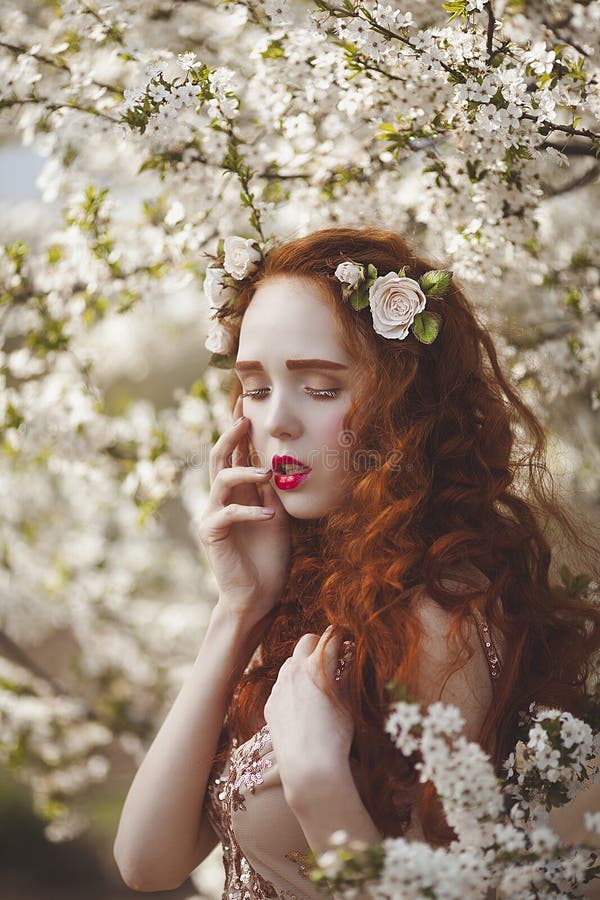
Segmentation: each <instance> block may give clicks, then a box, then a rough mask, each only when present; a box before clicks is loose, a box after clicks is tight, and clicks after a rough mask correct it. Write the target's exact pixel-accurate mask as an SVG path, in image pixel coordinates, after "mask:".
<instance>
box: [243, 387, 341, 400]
mask: <svg viewBox="0 0 600 900" xmlns="http://www.w3.org/2000/svg"><path fill="white" fill-rule="evenodd" d="M267 390H268V388H258V389H257V390H255V391H242V393H241V396H242V397H251V398H252V399H253V400H260V397H261V396H264V394H262V391H267ZM306 390H307V391H308V393H309V394H310V395H311V396H312V397H314V398H315V400H334V399H335V398H336V397H337V395H338V394H339V390H338V389H337V388H333V389H331V390H327V391H317V390H314V389H313V388H307V389H306Z"/></svg>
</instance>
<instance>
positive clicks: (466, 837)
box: [309, 685, 600, 900]
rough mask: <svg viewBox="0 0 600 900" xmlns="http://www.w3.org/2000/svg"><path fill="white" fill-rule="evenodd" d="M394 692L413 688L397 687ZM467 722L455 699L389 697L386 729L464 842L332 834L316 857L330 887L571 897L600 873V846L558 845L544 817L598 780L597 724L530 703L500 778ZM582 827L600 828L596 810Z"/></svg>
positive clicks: (507, 897)
mask: <svg viewBox="0 0 600 900" xmlns="http://www.w3.org/2000/svg"><path fill="white" fill-rule="evenodd" d="M390 687H393V686H392V685H390ZM395 692H396V695H397V696H405V693H404V692H403V691H402V689H401V688H400V687H399V686H396V690H395ZM598 706H599V708H600V701H599V704H598ZM464 724H465V723H464V719H463V717H462V715H461V713H460V711H459V710H458V708H457V707H454V706H451V705H445V704H442V703H433V704H431V705H430V706H429V707H428V708H424V707H423V706H422V705H421V704H419V703H414V702H408V701H407V700H404V699H398V700H396V701H395V702H394V703H393V704H392V706H391V711H390V714H389V717H388V719H387V722H386V732H387V734H388V735H389V736H390V737H391V739H392V740H393V742H394V744H395V746H396V747H397V748H398V750H399V752H401V753H402V754H403V755H404V756H405V757H407V758H409V759H411V760H412V761H414V764H415V768H416V769H417V771H418V772H419V773H420V776H419V777H420V781H421V782H431V783H432V784H433V785H434V787H435V789H436V791H437V794H438V796H439V798H440V800H441V803H442V807H443V810H444V814H445V816H446V820H447V822H448V824H449V825H450V826H451V827H452V828H453V830H454V832H455V834H456V839H455V840H453V841H452V842H451V844H450V845H449V846H448V847H437V848H433V847H431V846H430V845H429V844H426V843H420V842H414V841H411V842H408V841H406V840H405V839H404V838H386V839H384V840H383V841H382V842H381V843H379V844H375V845H372V846H367V845H366V844H364V843H361V842H357V841H352V842H349V841H348V835H347V834H346V833H345V832H344V831H343V830H342V831H338V832H335V833H334V834H333V835H331V837H330V841H329V846H328V847H327V848H326V849H325V850H324V851H322V852H321V853H320V854H318V855H315V854H311V855H310V858H309V863H310V875H309V877H310V879H311V881H313V882H314V883H315V884H316V885H317V887H319V888H320V889H322V891H323V892H324V893H325V894H327V895H334V896H336V897H337V896H338V895H339V896H340V897H348V898H350V897H353V896H356V893H355V892H356V891H357V890H359V889H361V888H364V887H365V886H368V891H369V896H370V897H373V898H378V900H379V898H381V900H393V898H396V897H403V898H415V900H416V898H421V897H431V898H434V900H435V898H440V900H442V898H444V900H449V898H450V900H454V898H456V900H460V898H468V900H478V898H484V897H485V896H486V895H487V892H488V890H489V889H490V888H494V889H495V890H496V892H497V894H496V896H497V897H498V898H500V900H511V898H514V897H516V896H535V897H557V896H559V897H562V898H567V897H577V896H581V894H580V889H581V887H582V886H583V885H585V884H587V883H589V882H590V881H592V880H593V879H596V878H598V877H600V865H598V860H599V856H600V854H599V853H598V850H597V849H596V848H594V847H593V845H591V844H588V843H582V844H579V845H576V846H574V845H573V846H572V845H568V846H563V845H561V843H560V839H559V837H558V835H557V834H556V832H555V831H554V830H553V829H552V828H551V827H550V824H549V819H548V817H547V812H548V810H550V809H551V808H554V807H559V806H563V805H564V804H565V803H567V802H569V800H570V799H572V797H573V796H574V794H575V793H576V791H577V790H578V788H581V786H582V785H584V784H586V783H588V782H589V781H591V780H598V775H599V772H600V765H599V763H598V754H599V752H600V732H596V733H593V732H592V728H591V727H590V725H589V724H588V723H586V722H584V721H582V720H581V719H577V718H575V717H574V716H572V715H571V714H570V713H568V712H564V711H561V710H557V709H547V708H542V707H537V706H536V705H535V704H532V705H531V706H530V708H529V710H528V712H527V714H526V715H524V716H523V717H522V729H524V730H525V734H524V737H523V740H519V743H518V744H517V747H516V750H515V752H513V753H511V754H510V756H509V757H508V759H507V760H506V761H505V763H504V771H505V773H506V775H505V777H504V779H501V778H498V777H497V775H496V773H495V771H494V768H493V765H492V762H491V760H490V758H489V757H488V756H487V754H485V753H484V751H483V750H482V748H481V747H480V745H479V744H477V743H475V742H469V741H467V739H466V738H465V737H464V735H463V734H461V732H462V730H463V727H464ZM585 824H586V827H587V828H588V830H590V831H596V832H598V833H600V815H598V814H596V815H593V814H590V813H587V814H586V816H585Z"/></svg>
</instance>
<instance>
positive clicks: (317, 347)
mask: <svg viewBox="0 0 600 900" xmlns="http://www.w3.org/2000/svg"><path fill="white" fill-rule="evenodd" d="M238 357H239V358H240V359H260V360H262V359H263V358H265V359H267V360H275V359H279V358H281V359H287V358H289V357H298V358H302V357H320V358H322V359H331V360H337V361H339V362H343V363H346V364H350V363H351V360H350V358H349V356H348V354H347V352H346V350H345V349H344V346H343V342H342V336H341V332H340V330H339V325H338V322H337V320H336V318H335V314H334V312H333V310H332V308H331V305H330V301H329V298H328V296H327V294H326V293H325V291H324V289H323V288H322V287H321V286H320V285H319V284H318V283H316V282H314V281H311V280H309V279H306V278H301V277H298V276H291V275H278V276H271V277H270V278H268V279H266V280H265V281H264V282H263V283H262V284H260V285H259V287H258V288H257V289H256V292H255V294H254V296H253V297H252V300H251V301H250V303H249V305H248V308H247V309H246V312H245V313H244V318H243V319H242V324H241V327H240V340H239V349H238Z"/></svg>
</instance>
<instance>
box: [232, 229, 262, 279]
mask: <svg viewBox="0 0 600 900" xmlns="http://www.w3.org/2000/svg"><path fill="white" fill-rule="evenodd" d="M252 243H253V242H252V240H251V238H243V237H238V236H237V235H233V236H231V237H226V238H225V240H224V242H223V247H224V250H225V262H224V266H225V271H226V272H229V274H230V275H233V277H234V278H237V280H238V281H241V280H242V278H245V277H246V275H250V274H251V273H252V272H254V270H255V269H256V264H257V263H258V262H259V261H260V259H261V253H260V251H259V250H257V249H256V247H253V246H252Z"/></svg>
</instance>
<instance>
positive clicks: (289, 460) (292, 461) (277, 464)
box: [271, 454, 312, 474]
mask: <svg viewBox="0 0 600 900" xmlns="http://www.w3.org/2000/svg"><path fill="white" fill-rule="evenodd" d="M286 464H287V465H290V466H302V468H303V469H304V470H305V471H306V472H311V471H312V467H311V466H307V465H305V463H303V462H301V461H300V460H299V459H296V458H295V457H293V456H288V455H285V456H277V454H275V455H274V456H273V458H272V460H271V466H272V469H273V472H277V471H278V470H279V469H281V466H283V465H286ZM299 474H302V473H299Z"/></svg>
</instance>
